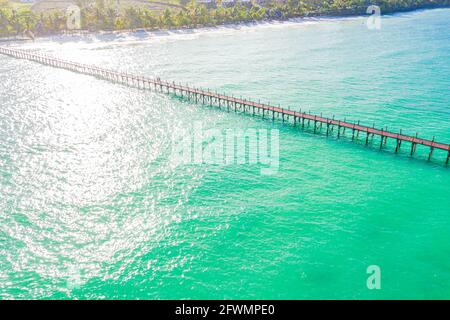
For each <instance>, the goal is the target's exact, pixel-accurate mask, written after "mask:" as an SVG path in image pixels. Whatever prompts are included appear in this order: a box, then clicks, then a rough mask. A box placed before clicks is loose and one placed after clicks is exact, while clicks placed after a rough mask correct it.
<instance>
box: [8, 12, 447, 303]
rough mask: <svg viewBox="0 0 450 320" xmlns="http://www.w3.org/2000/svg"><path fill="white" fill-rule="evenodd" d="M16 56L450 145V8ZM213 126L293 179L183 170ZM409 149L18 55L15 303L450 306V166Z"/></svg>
mask: <svg viewBox="0 0 450 320" xmlns="http://www.w3.org/2000/svg"><path fill="white" fill-rule="evenodd" d="M13 46H14V47H17V48H22V49H30V50H36V51H38V52H45V53H47V54H51V55H54V56H57V57H61V58H64V59H70V60H74V61H79V62H83V63H90V64H95V65H99V66H104V67H108V68H112V69H116V70H122V71H126V72H130V73H137V74H142V75H146V76H150V77H160V78H161V79H167V80H170V81H172V80H173V81H176V82H182V83H189V84H191V85H193V86H197V87H203V88H210V89H211V90H217V91H220V92H225V93H227V94H230V95H231V94H232V95H235V96H243V97H248V98H253V99H255V100H258V99H260V100H261V101H264V102H270V103H272V104H275V105H278V104H280V105H281V106H284V107H290V108H292V109H296V110H299V109H300V108H301V110H303V111H305V110H307V111H311V112H312V113H315V114H320V113H322V114H323V115H324V116H329V117H333V116H334V117H335V118H336V119H342V120H343V119H344V118H345V119H347V120H348V121H354V120H360V121H361V123H363V124H366V125H369V126H372V125H375V126H376V127H378V128H381V127H385V126H387V127H388V130H392V131H396V132H397V131H399V130H400V129H402V130H403V133H408V134H411V135H415V134H416V133H417V134H418V135H419V137H424V138H429V139H432V137H433V136H435V137H436V140H438V141H441V142H445V143H449V142H450V76H449V75H450V10H449V9H436V10H428V11H416V12H410V13H404V14H398V15H391V16H382V18H381V29H379V30H372V29H369V28H368V27H367V25H366V18H365V17H356V18H346V19H335V18H329V19H308V20H305V21H291V22H287V23H275V22H274V23H263V24H258V25H246V26H244V25H240V26H239V25H238V26H228V27H220V28H210V29H206V30H191V31H186V30H185V31H176V30H175V31H171V32H160V33H153V34H147V33H145V32H138V33H135V34H98V35H90V36H79V37H70V36H66V37H54V38H45V39H39V40H37V41H36V42H35V43H23V44H13ZM196 126H197V128H198V127H199V126H201V127H202V128H203V129H204V130H207V129H216V131H218V132H220V133H226V132H227V130H231V131H233V130H237V129H239V130H242V131H245V132H253V131H251V130H250V129H253V130H254V131H258V132H268V133H271V134H273V135H274V136H276V134H277V133H278V137H279V141H278V142H279V144H278V147H279V154H278V158H277V160H278V167H277V168H276V169H277V170H274V171H272V172H271V174H264V173H263V170H261V169H262V168H264V164H262V163H249V162H248V163H239V164H238V163H218V164H217V163H216V164H211V163H202V162H192V163H181V164H180V163H174V162H173V161H171V159H172V156H173V150H172V149H173V148H172V146H173V144H174V138H173V137H174V136H178V137H180V136H188V137H189V136H190V134H191V133H192V132H194V131H195V127H196ZM246 130H247V131H246ZM248 130H250V131H248ZM213 140H214V137H210V136H208V135H207V134H205V136H203V137H202V141H201V144H200V145H201V148H207V147H208V144H211V143H213ZM394 148H395V142H394V141H388V142H387V144H386V146H384V147H383V148H382V149H381V150H380V148H379V140H377V138H374V139H373V141H372V140H370V143H369V145H368V146H366V145H365V135H361V136H360V137H359V138H358V141H357V142H352V141H351V133H350V132H347V133H346V138H342V137H341V138H340V139H338V138H337V136H336V132H334V133H333V134H332V135H330V136H329V137H327V136H326V135H325V134H324V130H323V129H322V133H321V134H313V132H312V130H311V128H309V129H304V130H302V129H301V128H299V127H298V126H297V127H293V125H292V124H287V123H285V124H283V123H282V121H279V120H277V121H274V122H273V121H272V119H271V118H269V119H267V117H266V119H262V118H261V117H260V116H259V117H258V116H255V117H253V116H251V115H250V116H249V115H243V114H241V113H239V112H234V111H232V112H227V110H226V109H225V110H224V108H222V109H218V108H215V107H210V106H202V105H201V104H195V103H193V102H189V101H186V100H183V99H179V98H176V97H173V96H167V95H165V94H161V93H154V92H150V91H143V90H139V89H137V88H130V87H127V86H124V85H119V84H114V83H111V82H108V81H104V80H100V79H97V78H94V77H91V76H86V75H82V74H77V73H73V72H70V71H66V70H61V69H55V68H51V67H48V66H43V65H40V64H37V63H34V62H29V61H25V60H17V59H13V58H10V57H6V56H0V298H1V299H25V298H50V299H91V298H92V299H136V298H139V299H204V298H207V299H335V298H337V299H340V298H348V299H394V298H411V299H419V298H420V299H422V298H423V299H431V298H435V299H443V298H447V299H448V298H450V171H449V170H450V168H448V167H446V166H445V159H446V156H447V154H446V152H442V151H439V150H435V152H434V153H433V157H432V160H431V161H427V157H428V149H426V148H424V147H421V146H418V148H417V152H416V154H415V155H414V157H410V155H409V152H410V146H409V145H408V144H407V143H404V144H403V145H402V149H401V152H400V153H399V154H395V153H394ZM370 266H378V267H379V269H380V272H381V277H380V288H379V289H369V287H370V286H369V287H368V286H367V280H368V278H369V277H370V276H371V274H370V273H368V272H367V270H368V268H369V269H370ZM372 279H373V278H372ZM369 280H370V279H369ZM369 282H370V281H369Z"/></svg>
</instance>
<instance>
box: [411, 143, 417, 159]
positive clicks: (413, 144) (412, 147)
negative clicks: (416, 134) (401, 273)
mask: <svg viewBox="0 0 450 320" xmlns="http://www.w3.org/2000/svg"><path fill="white" fill-rule="evenodd" d="M414 151H416V144H415V143H414V142H412V143H411V156H412V155H413V154H414Z"/></svg>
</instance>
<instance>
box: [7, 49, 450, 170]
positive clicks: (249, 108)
mask: <svg viewBox="0 0 450 320" xmlns="http://www.w3.org/2000/svg"><path fill="white" fill-rule="evenodd" d="M0 54H4V55H8V56H11V57H14V58H18V59H26V60H31V61H35V62H39V63H41V64H44V65H49V66H52V67H56V68H62V69H67V70H71V71H75V72H79V73H83V74H87V75H92V76H96V77H99V78H102V79H105V80H109V81H113V82H117V83H122V84H126V85H132V86H135V87H138V88H140V89H147V90H156V91H160V92H165V93H168V94H170V93H173V94H176V95H179V96H182V97H186V98H189V99H191V100H195V102H196V103H198V102H202V103H208V104H216V105H218V106H219V107H221V106H225V107H227V109H228V110H230V109H234V110H235V111H237V109H239V110H243V111H244V112H248V113H249V112H252V113H253V114H255V113H258V114H262V116H263V117H265V116H268V117H272V118H273V119H275V117H276V116H277V117H279V116H280V115H281V117H282V118H283V121H285V118H287V119H291V120H293V122H294V125H297V124H299V125H301V126H302V127H303V126H304V125H305V121H307V124H308V125H309V124H310V123H311V122H312V123H313V124H314V132H316V130H317V129H319V128H318V127H317V126H318V125H319V126H320V128H321V127H322V126H323V125H326V130H327V131H326V133H327V135H328V134H329V132H331V131H333V129H334V128H335V127H337V129H338V131H337V132H338V137H339V136H340V135H343V134H345V130H346V129H349V130H351V131H352V139H354V138H355V133H356V134H357V137H358V135H359V133H365V134H366V144H368V142H369V137H370V136H372V138H373V137H374V136H378V137H380V148H381V147H382V146H383V145H385V144H386V141H387V139H388V138H390V139H395V140H396V148H395V152H398V151H399V149H400V147H401V144H402V142H408V143H410V145H411V151H410V154H411V155H413V154H414V152H415V151H416V146H417V145H423V146H426V147H429V149H430V150H429V155H428V159H430V158H431V156H432V154H433V151H434V149H440V150H444V151H447V158H446V161H445V163H446V164H448V163H449V159H450V145H449V144H446V143H442V142H437V141H435V140H434V138H433V139H432V140H429V139H423V138H419V137H417V136H409V135H404V134H402V133H401V132H400V133H395V132H391V131H387V130H383V129H376V128H374V127H368V126H364V125H361V124H359V121H358V122H357V123H356V122H355V123H351V122H348V121H341V120H335V119H330V118H326V117H322V116H317V115H312V114H310V113H305V112H300V111H293V110H289V109H285V108H281V107H275V106H271V105H268V104H263V103H259V102H255V101H251V100H246V99H242V98H241V99H239V98H235V97H232V96H229V95H223V94H219V93H216V92H211V91H209V90H204V89H198V88H194V87H190V86H186V85H185V86H183V85H181V84H176V83H175V82H168V81H162V80H160V79H151V78H147V77H143V76H138V75H133V74H128V73H125V72H118V71H114V70H109V69H105V68H100V67H97V66H93V65H86V64H81V63H76V62H72V61H66V60H61V59H58V58H55V57H51V56H48V55H46V54H40V53H35V52H31V51H27V50H22V49H15V48H8V47H0ZM341 131H342V132H341Z"/></svg>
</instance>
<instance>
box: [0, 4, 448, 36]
mask: <svg viewBox="0 0 450 320" xmlns="http://www.w3.org/2000/svg"><path fill="white" fill-rule="evenodd" d="M435 9H450V6H447V5H422V6H418V7H414V8H405V9H398V10H393V11H388V12H386V11H384V12H382V13H381V16H394V15H398V14H404V13H410V12H421V11H426V10H435ZM368 16H369V14H361V13H351V14H344V13H343V14H330V15H329V14H317V15H316V14H314V13H313V14H308V15H307V16H298V17H291V18H287V19H263V20H253V21H245V22H228V23H222V24H217V25H205V26H202V25H200V26H195V27H181V28H137V29H121V30H99V31H90V30H77V31H74V32H70V31H65V32H55V33H53V34H47V35H38V36H35V39H30V38H26V37H24V36H21V37H19V38H14V37H4V38H1V37H0V43H16V42H17V43H24V42H25V43H34V42H35V41H36V40H42V39H50V40H55V41H61V40H62V41H67V40H72V41H73V40H82V39H83V38H86V37H96V38H102V37H103V38H105V37H108V36H117V37H116V38H114V39H111V40H112V41H115V40H119V39H120V37H121V36H134V37H135V39H134V40H139V39H144V40H145V39H148V38H151V37H154V36H173V35H192V34H196V33H202V32H208V31H219V30H227V29H230V30H240V29H241V28H252V27H262V26H285V25H286V24H305V23H312V22H321V21H332V20H343V19H358V18H365V17H368ZM101 40H102V41H108V39H101Z"/></svg>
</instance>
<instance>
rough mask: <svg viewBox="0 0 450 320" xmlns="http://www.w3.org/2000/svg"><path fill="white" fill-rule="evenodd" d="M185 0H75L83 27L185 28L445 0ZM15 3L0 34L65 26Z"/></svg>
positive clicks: (56, 16) (57, 15)
mask: <svg viewBox="0 0 450 320" xmlns="http://www.w3.org/2000/svg"><path fill="white" fill-rule="evenodd" d="M187 1H188V0H180V1H174V0H171V1H167V0H166V1H165V2H162V1H159V2H158V1H145V0H142V1H137V2H140V3H142V4H144V6H136V5H124V4H123V2H122V4H120V3H119V2H118V1H117V0H95V1H89V0H77V1H75V3H76V4H77V5H78V6H79V7H80V8H81V28H82V29H83V30H89V31H98V30H126V29H137V28H147V29H169V28H184V27H188V28H190V27H201V26H213V25H219V24H226V23H239V22H249V21H260V20H267V19H281V20H283V19H288V18H292V17H302V16H306V15H324V14H328V15H351V14H365V13H366V9H367V7H368V6H369V5H371V4H376V5H378V6H380V8H381V12H383V13H389V12H394V11H404V10H411V9H418V8H427V7H437V6H448V5H450V0H374V1H369V0H279V1H277V0H260V1H257V0H254V1H252V2H239V1H237V2H236V3H234V4H229V3H228V4H226V5H225V3H224V4H223V5H222V3H221V0H217V3H210V4H198V3H196V2H195V0H192V1H190V2H187ZM15 4H16V5H13V4H12V3H11V2H8V0H0V37H5V36H15V35H22V34H24V33H26V34H28V35H30V32H32V33H33V34H37V35H46V34H52V33H58V32H64V31H66V30H67V17H66V12H65V10H50V11H46V12H40V13H37V12H35V11H33V10H32V7H31V6H30V5H22V6H17V3H15ZM69 4H70V2H69ZM151 5H155V6H156V7H152V6H151ZM158 6H159V7H158ZM164 8H165V9H164Z"/></svg>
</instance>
